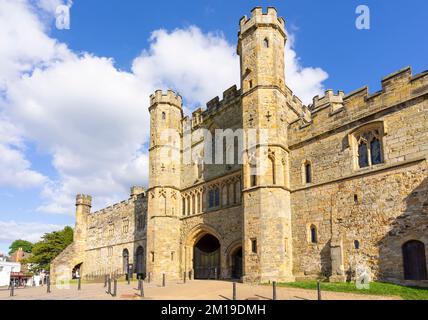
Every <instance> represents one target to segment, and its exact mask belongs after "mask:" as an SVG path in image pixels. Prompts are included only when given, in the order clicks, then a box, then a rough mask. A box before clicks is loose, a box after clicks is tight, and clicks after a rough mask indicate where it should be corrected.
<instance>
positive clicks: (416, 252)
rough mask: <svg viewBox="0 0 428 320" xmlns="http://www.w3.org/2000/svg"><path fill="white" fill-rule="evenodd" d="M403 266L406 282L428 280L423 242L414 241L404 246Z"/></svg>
mask: <svg viewBox="0 0 428 320" xmlns="http://www.w3.org/2000/svg"><path fill="white" fill-rule="evenodd" d="M403 265H404V279H405V280H428V275H427V260H426V255H425V245H424V244H423V242H420V241H416V240H412V241H409V242H406V243H405V244H404V245H403Z"/></svg>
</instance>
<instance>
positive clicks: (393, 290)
mask: <svg viewBox="0 0 428 320" xmlns="http://www.w3.org/2000/svg"><path fill="white" fill-rule="evenodd" d="M278 286H281V287H290V288H300V289H310V290H316V289H317V282H316V281H302V282H292V283H279V284H278ZM321 291H332V292H347V293H355V294H366V295H378V296H398V297H401V298H402V299H404V300H428V289H424V288H414V287H405V286H400V285H396V284H391V283H382V282H372V283H370V289H365V290H360V289H357V287H356V286H355V283H350V282H347V283H331V282H322V283H321Z"/></svg>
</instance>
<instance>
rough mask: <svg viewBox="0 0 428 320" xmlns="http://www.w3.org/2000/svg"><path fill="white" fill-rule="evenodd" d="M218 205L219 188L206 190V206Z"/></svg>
mask: <svg viewBox="0 0 428 320" xmlns="http://www.w3.org/2000/svg"><path fill="white" fill-rule="evenodd" d="M219 206H220V189H219V188H215V189H211V190H210V191H209V192H208V207H209V208H215V207H219Z"/></svg>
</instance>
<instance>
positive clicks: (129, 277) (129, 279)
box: [128, 272, 131, 285]
mask: <svg viewBox="0 0 428 320" xmlns="http://www.w3.org/2000/svg"><path fill="white" fill-rule="evenodd" d="M130 284H131V274H130V273H129V272H128V285H130Z"/></svg>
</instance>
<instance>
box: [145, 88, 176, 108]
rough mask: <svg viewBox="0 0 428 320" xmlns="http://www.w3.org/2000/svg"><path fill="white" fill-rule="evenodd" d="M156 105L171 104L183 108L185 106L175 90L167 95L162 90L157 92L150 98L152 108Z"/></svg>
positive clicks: (169, 91)
mask: <svg viewBox="0 0 428 320" xmlns="http://www.w3.org/2000/svg"><path fill="white" fill-rule="evenodd" d="M156 104H170V105H173V106H177V107H179V108H181V107H182V105H183V99H182V97H181V96H180V95H179V94H178V93H176V92H174V91H173V90H168V91H167V92H165V93H164V92H163V91H162V90H156V91H155V93H154V94H152V95H151V96H150V106H154V105H156Z"/></svg>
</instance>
